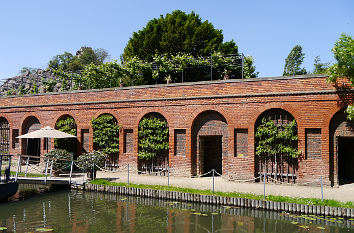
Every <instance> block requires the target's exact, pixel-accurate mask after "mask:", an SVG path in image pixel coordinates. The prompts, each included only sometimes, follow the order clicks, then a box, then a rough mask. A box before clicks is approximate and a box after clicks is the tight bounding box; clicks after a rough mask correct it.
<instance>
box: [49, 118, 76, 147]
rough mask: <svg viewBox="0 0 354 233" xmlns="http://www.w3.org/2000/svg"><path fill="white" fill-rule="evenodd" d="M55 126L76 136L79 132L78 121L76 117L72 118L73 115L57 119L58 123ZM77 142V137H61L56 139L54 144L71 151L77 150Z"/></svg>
mask: <svg viewBox="0 0 354 233" xmlns="http://www.w3.org/2000/svg"><path fill="white" fill-rule="evenodd" d="M55 128H56V129H57V130H60V131H63V132H65V133H68V134H71V135H75V136H76V134H77V130H76V123H75V120H74V118H72V117H71V116H67V117H65V118H62V119H60V120H59V121H57V123H56V124H55ZM76 143H77V139H76V138H61V139H55V140H54V146H55V147H56V148H59V149H64V150H67V151H69V152H76V145H77V144H76Z"/></svg>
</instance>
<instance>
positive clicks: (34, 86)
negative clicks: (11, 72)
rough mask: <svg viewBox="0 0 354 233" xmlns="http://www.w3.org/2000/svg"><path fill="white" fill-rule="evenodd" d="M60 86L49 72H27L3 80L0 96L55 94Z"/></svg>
mask: <svg viewBox="0 0 354 233" xmlns="http://www.w3.org/2000/svg"><path fill="white" fill-rule="evenodd" d="M61 86H62V85H61V81H60V80H59V78H58V77H56V76H54V74H53V73H52V72H51V71H49V70H42V69H38V70H37V71H36V72H35V73H30V72H28V71H27V72H26V73H24V74H21V75H19V76H15V77H12V78H9V79H7V80H5V81H4V83H3V84H2V85H1V86H0V95H3V96H4V95H18V94H34V93H46V92H57V91H59V90H60V89H61Z"/></svg>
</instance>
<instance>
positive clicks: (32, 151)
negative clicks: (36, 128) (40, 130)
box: [27, 138, 41, 156]
mask: <svg viewBox="0 0 354 233" xmlns="http://www.w3.org/2000/svg"><path fill="white" fill-rule="evenodd" d="M27 140H28V142H27V155H35V156H39V155H40V150H39V146H40V142H41V140H40V139H39V138H28V139H27Z"/></svg>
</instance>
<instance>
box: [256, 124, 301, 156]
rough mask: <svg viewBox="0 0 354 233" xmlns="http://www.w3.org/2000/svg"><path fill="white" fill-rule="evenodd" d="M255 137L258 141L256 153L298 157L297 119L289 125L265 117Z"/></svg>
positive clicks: (259, 154)
mask: <svg viewBox="0 0 354 233" xmlns="http://www.w3.org/2000/svg"><path fill="white" fill-rule="evenodd" d="M255 137H256V139H257V141H258V143H257V147H256V155H258V156H280V155H285V156H290V157H292V158H297V157H298V155H299V152H298V150H297V140H298V136H297V129H296V121H295V120H293V121H292V122H291V123H290V124H287V125H276V124H275V123H274V121H273V120H271V119H267V118H263V119H262V123H261V124H260V125H259V126H258V127H257V129H256V134H255Z"/></svg>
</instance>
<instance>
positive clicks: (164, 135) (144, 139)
mask: <svg viewBox="0 0 354 233" xmlns="http://www.w3.org/2000/svg"><path fill="white" fill-rule="evenodd" d="M168 148H169V144H168V125H167V121H166V120H161V119H158V118H156V117H154V116H151V117H144V118H143V119H142V120H141V121H140V123H139V154H138V156H139V159H143V160H150V159H152V158H155V157H156V156H158V155H159V154H160V153H161V152H165V151H167V150H168Z"/></svg>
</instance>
